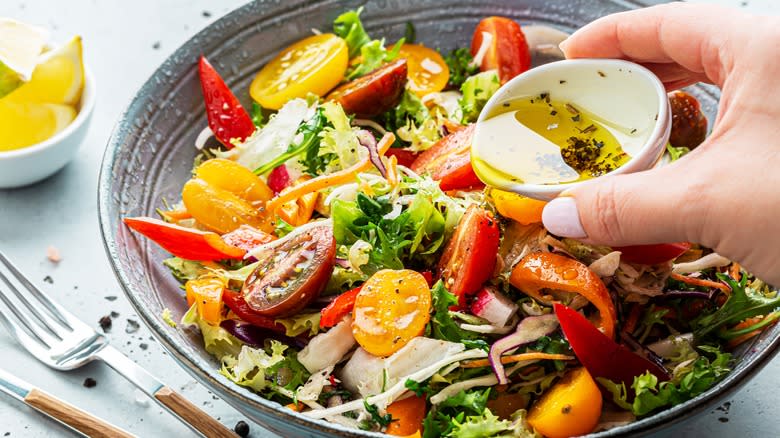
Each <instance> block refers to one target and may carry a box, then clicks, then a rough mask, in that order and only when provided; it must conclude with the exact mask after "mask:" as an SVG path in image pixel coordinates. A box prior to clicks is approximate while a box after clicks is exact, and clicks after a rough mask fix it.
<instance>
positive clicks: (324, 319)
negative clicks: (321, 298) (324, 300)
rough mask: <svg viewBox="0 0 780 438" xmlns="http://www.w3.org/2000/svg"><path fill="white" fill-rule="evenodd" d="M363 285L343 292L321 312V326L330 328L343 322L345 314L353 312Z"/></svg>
mask: <svg viewBox="0 0 780 438" xmlns="http://www.w3.org/2000/svg"><path fill="white" fill-rule="evenodd" d="M362 287H363V286H358V287H356V288H354V289H350V290H348V291H346V292H344V293H343V294H341V295H339V296H338V297H336V299H335V300H333V301H331V303H330V304H328V305H327V307H325V308H324V309H322V311H321V312H320V313H321V314H322V316H321V317H320V327H322V328H328V327H333V326H334V325H336V324H338V323H339V322H341V320H342V319H344V316H346V315H349V314H350V313H352V309H353V308H354V307H355V300H356V299H357V296H358V294H359V293H360V289H361V288H362Z"/></svg>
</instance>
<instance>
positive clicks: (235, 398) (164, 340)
mask: <svg viewBox="0 0 780 438" xmlns="http://www.w3.org/2000/svg"><path fill="white" fill-rule="evenodd" d="M613 1H614V2H615V3H617V4H622V5H625V6H626V7H628V8H631V7H640V6H646V5H643V4H642V3H639V2H638V1H637V0H613ZM254 3H255V2H250V3H247V4H244V5H243V6H239V7H237V8H235V9H233V10H231V11H229V12H227V13H226V14H224V15H223V16H222V17H220V18H219V19H217V20H215V21H214V22H212V23H211V24H209V25H208V26H206V27H204V28H203V29H201V30H200V31H198V32H197V33H195V34H194V35H193V36H192V37H190V38H189V39H188V40H187V41H185V42H184V43H182V44H181V45H180V46H179V47H178V48H177V49H176V51H174V52H173V53H171V54H170V55H169V56H168V58H166V60H165V61H163V62H162V63H161V64H160V65H159V66H158V67H157V69H155V70H154V72H153V73H152V74H151V75H150V76H149V77H148V78H147V79H146V81H144V82H143V83H142V84H141V85H140V86H139V87H138V88H137V90H136V93H135V94H133V95H132V97H131V98H129V99H128V103H127V105H126V106H125V107H124V109H123V110H122V112H121V113H120V114H119V115H118V117H117V119H116V123H115V125H114V128H113V130H112V132H111V135H110V137H109V139H108V141H107V143H106V148H105V151H104V154H103V158H102V162H101V166H100V175H99V179H98V187H97V204H98V205H97V207H98V221H99V227H100V233H101V237H102V240H103V247H104V249H105V251H106V255H107V257H108V259H109V263H110V265H111V268H112V270H113V272H114V275H115V276H116V278H117V280H118V283H119V285H120V287H121V288H122V291H123V292H124V293H125V295H126V296H127V298H128V301H129V302H130V304H131V305H132V307H133V309H134V310H135V311H136V313H137V314H138V315H139V317H140V318H141V319H142V320H143V321H144V323H145V324H146V325H147V326H149V327H150V328H151V332H152V334H153V335H154V337H155V338H156V339H157V340H158V341H159V342H160V343H161V345H162V346H163V347H164V348H165V349H166V350H167V351H168V352H169V353H170V355H171V357H172V358H173V359H174V360H175V361H176V362H177V364H178V365H179V366H181V367H182V368H183V369H184V371H185V372H187V373H189V374H190V375H191V376H193V377H194V378H195V379H196V380H199V381H200V382H201V383H203V384H204V385H206V386H207V387H209V389H212V390H214V391H215V393H216V394H217V395H219V396H221V397H222V398H223V399H225V401H226V402H227V403H228V404H229V405H231V406H232V407H234V408H236V409H237V410H239V411H242V412H244V413H245V414H246V415H247V416H248V417H249V418H250V419H251V420H252V421H258V420H257V419H256V416H255V415H250V414H247V412H248V411H247V410H245V409H244V408H242V407H240V406H239V403H241V404H246V405H249V406H251V407H252V408H253V409H257V410H259V411H262V412H263V413H265V414H267V415H269V416H274V417H276V418H277V419H278V420H280V421H287V422H291V423H294V424H295V425H296V426H298V427H303V428H307V429H316V430H318V431H319V432H321V433H322V432H325V433H330V434H333V433H337V434H338V435H340V436H348V437H386V436H387V435H385V434H382V433H378V432H368V431H362V430H356V429H352V428H348V427H345V426H342V425H340V424H337V423H332V422H327V421H325V420H319V419H312V418H309V417H306V416H304V415H302V414H300V413H296V412H293V411H291V410H288V409H285V408H284V407H283V406H282V405H280V404H278V403H276V402H273V401H270V400H268V399H265V398H263V397H262V396H261V395H259V394H256V393H254V392H252V391H250V390H249V389H247V388H244V387H241V386H239V385H236V384H233V383H232V382H229V381H228V380H227V379H226V378H224V377H222V376H221V375H219V373H218V372H217V371H216V370H215V369H213V367H208V366H207V365H208V364H207V363H206V362H205V361H203V360H202V359H201V358H199V357H195V356H193V355H192V354H190V353H189V352H188V351H185V350H183V349H181V347H180V346H179V345H178V344H177V343H178V341H177V340H176V339H173V338H172V337H171V336H170V335H169V334H168V333H167V331H166V328H165V327H164V326H163V324H164V323H163V321H161V318H160V316H159V315H155V314H152V313H151V312H150V311H149V309H147V308H146V307H145V306H143V305H142V304H143V303H142V302H141V300H140V299H139V298H138V296H137V295H136V291H135V290H134V289H135V288H133V287H131V286H130V284H129V282H128V278H127V277H126V275H125V273H124V271H123V269H124V268H123V267H122V266H120V263H119V261H118V260H119V258H118V257H117V254H118V244H117V241H116V239H115V236H116V234H115V233H116V231H117V230H116V229H114V228H112V226H111V224H112V219H113V216H112V215H111V214H110V213H111V204H112V196H111V193H110V192H109V191H108V189H109V187H110V186H111V179H112V176H113V175H112V170H113V166H114V163H115V159H116V155H117V152H118V150H119V147H120V146H121V143H122V141H123V139H124V138H125V134H124V131H125V129H127V128H130V127H131V126H132V124H131V123H130V121H129V119H128V118H127V117H128V115H129V114H130V113H131V111H132V110H133V109H134V108H135V106H136V105H140V104H141V103H140V102H141V101H142V99H141V97H142V96H144V95H145V90H147V89H148V88H151V87H153V86H154V85H155V84H154V82H153V81H154V78H155V77H157V76H159V75H161V74H162V72H163V71H164V69H165V68H166V67H168V66H169V63H171V62H173V59H174V58H176V57H177V56H179V55H180V54H181V53H183V52H185V51H186V48H188V47H190V46H192V45H193V44H197V43H199V42H200V41H202V38H203V37H204V36H205V35H206V34H207V32H208V30H209V29H211V28H212V27H213V26H215V25H218V24H219V23H223V22H225V21H227V20H228V19H230V18H231V17H235V16H237V15H240V14H242V13H244V12H251V11H253V10H252V9H251V8H252V6H253V4H254ZM195 66H196V63H195V62H194V61H193V62H192V68H196V67H195ZM708 90H710V88H709V87H706V86H705V87H704V91H705V92H707V93H713V92H712V91H708ZM714 93H716V94H719V93H718V92H717V91H714ZM778 352H780V335H778V336H775V338H774V339H771V340H770V342H769V343H768V344H767V345H766V348H764V349H762V350H761V351H758V352H757V353H756V354H755V355H752V356H751V357H749V358H748V360H747V363H746V364H745V368H743V369H742V370H740V372H739V373H735V372H731V373H729V374H728V375H727V376H726V377H725V378H724V379H723V380H721V381H720V382H718V383H717V384H716V385H715V386H713V387H712V388H710V389H709V390H708V391H706V392H705V393H703V394H701V395H699V396H697V397H695V398H693V399H691V400H688V401H686V402H685V403H682V404H680V405H677V406H674V407H672V408H669V409H666V410H663V411H660V412H658V413H656V414H653V415H651V416H648V417H645V418H643V419H641V420H637V421H635V422H632V423H629V424H627V425H624V426H619V427H616V428H613V429H609V430H606V431H601V432H594V433H592V434H590V435H588V437H590V438H606V437H617V436H621V437H622V436H639V435H645V434H648V433H651V432H654V431H657V430H659V429H668V428H669V426H671V425H672V424H675V423H679V422H681V421H683V420H685V419H686V418H688V417H690V416H692V415H695V414H698V413H700V412H702V411H704V410H706V409H707V408H709V407H710V406H711V405H712V404H713V403H715V402H716V401H718V400H720V399H722V398H724V397H726V396H728V395H729V394H731V393H733V392H735V391H737V390H738V389H740V388H741V384H742V383H744V382H745V381H747V380H749V379H750V378H752V377H753V376H754V375H755V374H756V373H758V372H759V371H760V370H761V369H762V368H763V367H764V366H765V365H766V364H767V363H768V362H769V361H770V360H771V359H772V358H773V357H774V356H775V355H776V354H777V353H778ZM226 395H229V396H230V397H229V398H228V397H226ZM260 424H263V425H264V427H268V428H271V427H272V426H269V425H266V424H265V423H262V422H261V423H260ZM271 430H273V429H271Z"/></svg>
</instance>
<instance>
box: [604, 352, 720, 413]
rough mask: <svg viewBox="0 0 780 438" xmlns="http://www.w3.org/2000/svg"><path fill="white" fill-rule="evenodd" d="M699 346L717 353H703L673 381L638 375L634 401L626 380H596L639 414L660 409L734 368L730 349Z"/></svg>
mask: <svg viewBox="0 0 780 438" xmlns="http://www.w3.org/2000/svg"><path fill="white" fill-rule="evenodd" d="M699 349H700V350H701V351H703V352H705V353H708V354H709V355H711V356H713V357H712V359H710V358H708V357H706V356H704V355H702V356H699V358H698V359H696V361H695V362H694V364H693V367H692V368H691V370H690V371H688V372H687V373H684V374H681V375H680V376H679V377H677V378H676V379H675V380H673V381H668V382H661V383H659V382H658V378H657V377H656V376H655V375H653V374H651V373H650V372H647V373H645V374H643V375H641V376H637V377H635V378H634V382H633V383H632V384H631V388H632V389H633V390H634V394H635V396H634V399H633V400H632V401H629V400H628V397H629V394H628V391H627V390H626V386H625V384H617V383H615V382H613V381H611V380H609V379H604V378H600V377H599V378H597V379H596V380H598V381H599V382H600V383H601V384H602V385H603V386H604V387H605V388H607V390H609V392H611V393H612V396H613V400H614V402H615V403H616V404H617V405H618V406H620V407H621V408H623V409H626V410H630V411H631V412H633V413H634V415H637V416H641V415H646V414H649V413H650V412H653V411H655V410H656V409H659V408H662V407H666V406H675V405H678V404H680V403H683V402H685V401H687V400H690V399H692V398H694V397H696V396H698V395H699V394H702V393H703V392H705V391H706V390H708V389H709V388H710V387H712V386H713V385H714V384H715V383H717V382H718V381H720V379H722V378H723V376H725V375H726V374H728V373H729V372H730V371H731V370H730V368H729V367H728V364H729V362H730V360H731V355H730V354H729V353H723V352H721V351H720V350H719V349H718V348H717V347H712V346H707V345H702V346H700V347H699Z"/></svg>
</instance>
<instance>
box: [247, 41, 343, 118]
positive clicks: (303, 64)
mask: <svg viewBox="0 0 780 438" xmlns="http://www.w3.org/2000/svg"><path fill="white" fill-rule="evenodd" d="M348 63H349V50H348V49H347V43H346V42H345V41H344V40H343V39H341V38H339V37H337V36H336V35H333V34H331V33H324V34H322V35H314V36H310V37H308V38H304V39H302V40H300V41H298V42H297V43H295V44H293V45H291V46H290V47H287V48H286V49H284V50H282V51H281V52H280V53H279V54H278V55H276V58H274V59H272V60H271V62H269V63H268V64H266V65H265V67H263V68H262V70H260V72H259V73H257V76H255V79H254V80H253V81H252V85H251V86H250V87H249V94H251V95H252V99H254V100H255V101H256V102H257V103H259V104H260V105H262V106H263V107H265V108H269V109H274V110H278V109H279V108H281V107H282V106H283V105H284V104H285V103H287V101H289V100H291V99H294V98H296V97H306V95H307V94H309V93H314V94H316V95H317V96H324V95H325V94H326V93H327V92H328V91H330V90H331V89H333V87H335V86H336V85H338V84H339V82H341V80H342V79H343V78H344V73H345V72H346V71H347V64H348Z"/></svg>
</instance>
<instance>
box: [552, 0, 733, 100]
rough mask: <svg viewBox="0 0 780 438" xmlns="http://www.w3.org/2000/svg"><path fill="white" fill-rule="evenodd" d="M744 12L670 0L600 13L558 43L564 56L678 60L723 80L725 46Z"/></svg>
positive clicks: (658, 61)
mask: <svg viewBox="0 0 780 438" xmlns="http://www.w3.org/2000/svg"><path fill="white" fill-rule="evenodd" d="M745 21H746V15H745V14H743V13H741V12H739V11H737V10H734V9H730V8H724V7H719V6H713V5H698V4H682V3H672V4H664V5H658V6H653V7H650V8H645V9H639V10H635V11H628V12H621V13H618V14H613V15H609V16H606V17H603V18H600V19H598V20H596V21H594V22H592V23H590V24H588V25H586V26H585V27H583V28H581V29H580V30H578V31H577V32H575V33H574V34H573V35H572V36H571V37H569V38H568V39H567V40H566V41H564V42H563V43H562V44H561V49H562V50H563V52H564V53H565V54H566V57H567V58H621V59H631V60H633V61H636V62H640V63H654V64H669V63H674V64H678V65H680V66H681V67H683V68H684V69H686V70H688V71H690V72H691V73H694V74H699V75H704V76H706V77H707V78H708V79H709V80H710V81H711V82H713V83H715V84H718V85H723V80H724V79H725V75H724V74H723V73H724V71H725V68H726V67H724V66H728V65H732V62H731V61H732V60H731V56H732V54H733V53H734V51H732V50H729V49H730V48H731V47H734V44H737V42H736V41H734V40H735V39H739V38H738V37H740V35H741V34H742V32H741V29H744V28H745V25H746V23H745Z"/></svg>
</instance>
